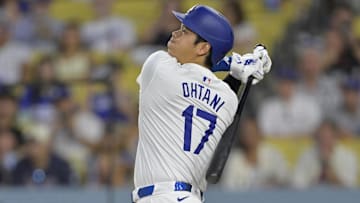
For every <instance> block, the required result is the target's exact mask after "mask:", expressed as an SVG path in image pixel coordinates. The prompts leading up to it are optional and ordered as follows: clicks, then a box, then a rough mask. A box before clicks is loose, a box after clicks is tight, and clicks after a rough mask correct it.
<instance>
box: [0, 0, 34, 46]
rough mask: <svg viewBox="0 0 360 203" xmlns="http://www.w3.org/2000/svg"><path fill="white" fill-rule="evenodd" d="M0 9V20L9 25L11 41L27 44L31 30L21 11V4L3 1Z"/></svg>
mask: <svg viewBox="0 0 360 203" xmlns="http://www.w3.org/2000/svg"><path fill="white" fill-rule="evenodd" d="M2 4H3V5H2V7H1V8H0V19H2V20H4V21H5V22H7V23H9V32H10V36H11V40H14V41H17V42H21V43H24V42H28V41H29V36H30V35H29V33H30V32H31V30H32V27H31V24H30V23H29V21H28V19H27V15H26V12H23V10H22V9H21V3H20V2H19V1H14V0H4V1H3V3H2Z"/></svg>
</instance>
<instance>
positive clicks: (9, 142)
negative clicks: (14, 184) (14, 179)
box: [0, 129, 20, 186]
mask: <svg viewBox="0 0 360 203" xmlns="http://www.w3.org/2000/svg"><path fill="white" fill-rule="evenodd" d="M19 145H20V143H19V141H18V139H17V132H16V131H14V130H11V129H2V130H0V186H1V185H8V184H10V183H11V172H12V170H13V169H14V168H15V165H16V163H17V161H18V154H17V148H18V147H19Z"/></svg>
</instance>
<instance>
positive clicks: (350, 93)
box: [332, 78, 360, 137]
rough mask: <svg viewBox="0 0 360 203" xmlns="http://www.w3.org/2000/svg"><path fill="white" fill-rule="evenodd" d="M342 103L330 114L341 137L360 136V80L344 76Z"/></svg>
mask: <svg viewBox="0 0 360 203" xmlns="http://www.w3.org/2000/svg"><path fill="white" fill-rule="evenodd" d="M341 87H342V94H343V103H342V105H341V106H340V107H339V108H338V109H337V110H336V111H335V113H334V114H333V115H332V118H333V119H334V120H335V122H336V124H337V125H338V126H339V130H340V133H341V136H342V137H351V136H355V135H357V136H360V95H359V93H360V92H359V91H360V81H359V80H358V79H355V78H346V79H345V80H344V81H343V82H342V85H341Z"/></svg>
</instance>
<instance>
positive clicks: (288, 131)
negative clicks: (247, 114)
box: [258, 69, 322, 137]
mask: <svg viewBox="0 0 360 203" xmlns="http://www.w3.org/2000/svg"><path fill="white" fill-rule="evenodd" d="M276 79H277V95H276V96H275V97H273V98H269V99H266V100H264V101H263V103H262V104H261V106H260V110H259V116H258V119H259V126H260V129H261V130H262V132H263V133H264V135H265V136H274V137H286V136H304V135H308V134H310V133H311V132H313V130H315V128H316V127H317V126H318V125H319V123H320V121H321V118H322V113H321V109H320V106H319V105H318V104H317V103H316V102H315V101H314V100H313V98H311V97H309V96H306V95H304V94H301V93H299V92H296V89H295V86H296V82H297V73H296V72H295V71H294V70H292V69H279V70H278V72H277V78H276Z"/></svg>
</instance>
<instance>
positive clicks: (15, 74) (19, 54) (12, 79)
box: [0, 19, 31, 85]
mask: <svg viewBox="0 0 360 203" xmlns="http://www.w3.org/2000/svg"><path fill="white" fill-rule="evenodd" d="M9 26H10V25H9V24H8V22H5V21H3V19H1V20H0V73H1V74H0V84H5V85H15V84H17V83H21V82H23V81H24V77H25V74H24V73H26V71H27V69H28V63H29V60H30V57H31V52H30V50H29V48H28V47H26V46H24V45H22V44H20V43H16V42H13V41H11V40H10V38H11V37H12V36H11V34H10V27H9Z"/></svg>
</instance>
